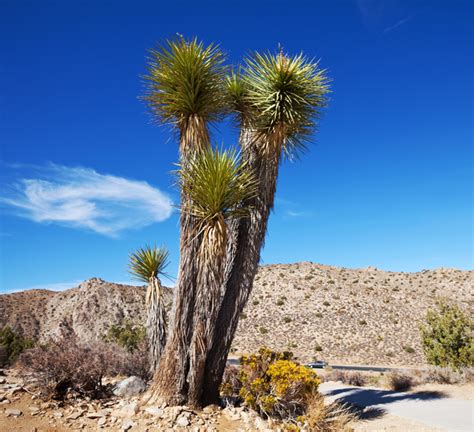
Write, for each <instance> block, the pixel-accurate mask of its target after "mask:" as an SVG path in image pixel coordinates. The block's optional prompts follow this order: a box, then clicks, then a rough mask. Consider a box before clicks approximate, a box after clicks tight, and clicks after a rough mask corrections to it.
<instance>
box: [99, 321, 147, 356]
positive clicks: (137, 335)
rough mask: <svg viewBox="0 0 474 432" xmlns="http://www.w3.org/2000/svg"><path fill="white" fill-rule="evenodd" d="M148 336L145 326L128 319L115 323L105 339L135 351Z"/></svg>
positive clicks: (129, 350)
mask: <svg viewBox="0 0 474 432" xmlns="http://www.w3.org/2000/svg"><path fill="white" fill-rule="evenodd" d="M145 338H146V330H145V327H144V326H142V325H141V324H134V323H133V322H131V321H129V320H126V321H125V322H124V323H122V324H114V325H112V326H111V327H110V328H109V331H108V332H107V334H106V335H105V337H104V339H105V340H106V341H107V342H113V343H116V344H117V345H119V346H121V347H123V348H125V349H126V350H127V351H128V352H133V351H135V350H136V349H137V348H138V347H139V345H140V344H141V343H142V342H143V341H144V340H145Z"/></svg>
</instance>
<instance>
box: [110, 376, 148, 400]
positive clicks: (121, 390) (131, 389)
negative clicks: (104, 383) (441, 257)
mask: <svg viewBox="0 0 474 432" xmlns="http://www.w3.org/2000/svg"><path fill="white" fill-rule="evenodd" d="M145 390H146V384H145V382H144V381H143V380H142V379H141V378H138V377H136V376H131V377H129V378H127V379H124V380H123V381H120V382H119V383H118V384H117V385H116V386H115V389H114V395H116V396H125V397H131V396H137V395H139V394H140V393H142V392H144V391H145Z"/></svg>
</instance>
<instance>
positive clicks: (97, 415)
mask: <svg viewBox="0 0 474 432" xmlns="http://www.w3.org/2000/svg"><path fill="white" fill-rule="evenodd" d="M105 415H106V414H105V413H103V412H89V413H87V414H86V417H87V418H90V419H98V418H102V417H105Z"/></svg>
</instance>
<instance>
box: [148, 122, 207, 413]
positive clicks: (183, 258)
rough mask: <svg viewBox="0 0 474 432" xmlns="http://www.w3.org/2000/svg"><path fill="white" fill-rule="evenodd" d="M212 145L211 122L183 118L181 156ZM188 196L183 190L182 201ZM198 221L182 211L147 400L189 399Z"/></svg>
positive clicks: (172, 401)
mask: <svg viewBox="0 0 474 432" xmlns="http://www.w3.org/2000/svg"><path fill="white" fill-rule="evenodd" d="M209 146H210V139H209V132H208V130H207V124H206V122H205V121H203V119H201V118H200V117H199V116H197V115H192V116H190V117H188V118H186V119H184V120H183V122H182V123H181V125H180V160H181V164H183V165H184V164H186V162H187V161H188V160H189V159H190V158H191V157H192V156H193V155H194V154H195V153H196V152H199V151H202V150H204V149H207V148H208V147H209ZM187 200H188V197H187V196H186V195H184V194H183V193H182V194H181V204H182V205H185V203H186V202H187ZM197 227H198V225H197V221H196V220H195V218H193V217H192V216H190V215H187V214H185V213H184V212H182V213H181V218H180V231H181V232H180V249H179V253H180V260H179V269H178V282H177V287H176V292H175V295H174V302H173V310H172V313H171V316H172V317H173V318H172V321H171V322H170V334H169V336H168V339H167V341H166V345H165V350H164V352H163V355H162V356H161V360H160V363H159V365H158V369H157V371H156V373H155V376H154V378H153V383H152V386H151V394H150V397H149V399H148V400H147V401H145V403H146V402H148V403H167V404H168V405H181V404H184V403H186V402H187V393H188V383H187V376H188V371H189V346H190V343H191V338H192V334H193V324H194V301H195V297H196V277H197V265H196V259H195V257H196V256H197V254H198V251H199V242H198V240H197V239H196V233H197V232H198V230H197Z"/></svg>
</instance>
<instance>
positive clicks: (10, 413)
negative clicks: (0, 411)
mask: <svg viewBox="0 0 474 432" xmlns="http://www.w3.org/2000/svg"><path fill="white" fill-rule="evenodd" d="M5 414H6V416H7V417H20V416H21V415H22V414H23V413H22V412H21V411H20V410H19V409H14V408H7V409H6V410H5Z"/></svg>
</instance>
